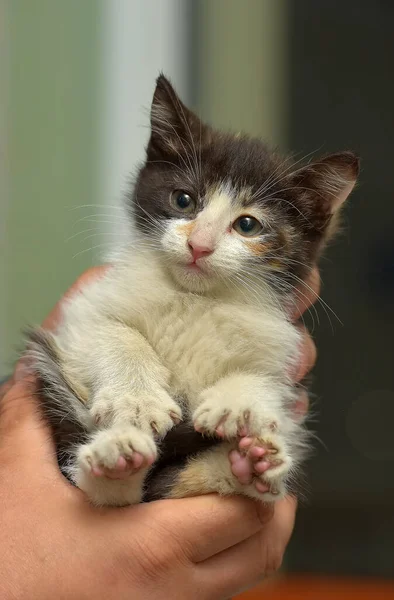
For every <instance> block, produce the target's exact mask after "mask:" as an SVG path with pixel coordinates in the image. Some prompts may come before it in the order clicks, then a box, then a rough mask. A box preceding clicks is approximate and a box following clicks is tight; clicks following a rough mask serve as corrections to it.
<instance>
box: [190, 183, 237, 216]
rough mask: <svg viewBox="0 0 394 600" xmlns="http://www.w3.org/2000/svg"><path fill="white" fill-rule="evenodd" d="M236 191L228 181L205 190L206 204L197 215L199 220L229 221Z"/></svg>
mask: <svg viewBox="0 0 394 600" xmlns="http://www.w3.org/2000/svg"><path fill="white" fill-rule="evenodd" d="M235 197H236V192H235V190H234V189H233V187H232V186H231V184H230V183H229V182H226V183H222V184H220V185H219V186H215V187H212V188H210V189H208V190H207V194H206V205H205V207H204V209H203V210H202V211H201V213H200V215H199V220H203V221H205V222H207V221H208V222H215V221H218V220H227V221H228V222H229V223H230V221H231V218H232V215H233V212H234V200H235Z"/></svg>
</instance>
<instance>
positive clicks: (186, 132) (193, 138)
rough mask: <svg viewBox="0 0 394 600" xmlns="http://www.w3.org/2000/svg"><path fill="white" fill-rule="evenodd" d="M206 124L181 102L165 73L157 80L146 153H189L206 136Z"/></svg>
mask: <svg viewBox="0 0 394 600" xmlns="http://www.w3.org/2000/svg"><path fill="white" fill-rule="evenodd" d="M205 132H206V127H205V126H204V125H203V124H202V122H201V121H200V119H199V118H198V117H197V115H195V114H194V113H193V112H192V111H191V110H189V109H188V108H187V107H186V106H185V105H184V104H183V102H182V101H181V99H180V98H179V96H178V94H177V93H176V92H175V90H174V88H173V87H172V85H171V83H170V82H169V81H168V79H167V78H166V77H164V75H162V74H161V75H160V76H159V77H158V78H157V80H156V89H155V92H154V95H153V100H152V107H151V137H150V140H149V144H148V148H147V154H148V158H149V157H151V156H157V155H161V156H162V155H163V154H178V153H182V154H185V153H189V152H193V151H194V145H195V143H196V142H199V141H200V140H201V139H202V136H203V135H205Z"/></svg>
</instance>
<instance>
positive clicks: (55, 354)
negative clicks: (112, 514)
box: [29, 75, 359, 506]
mask: <svg viewBox="0 0 394 600" xmlns="http://www.w3.org/2000/svg"><path fill="white" fill-rule="evenodd" d="M358 168H359V167H358V159H357V158H356V157H355V156H354V155H353V154H352V153H350V152H342V153H338V154H332V155H330V156H326V157H325V158H322V159H320V160H318V161H317V162H312V163H309V164H307V165H306V166H299V165H298V164H297V163H296V164H294V165H291V163H290V161H289V160H283V159H281V158H280V157H279V156H277V155H276V154H275V153H273V152H272V151H270V150H269V149H268V148H267V147H266V146H265V145H264V144H263V143H262V142H261V141H260V140H257V139H252V138H249V137H247V136H244V135H237V136H234V135H230V134H227V133H222V132H219V131H215V130H214V129H212V128H211V127H210V126H208V125H206V124H204V123H202V122H201V121H200V119H199V118H198V117H197V116H196V115H195V114H193V113H192V112H191V111H190V110H188V109H187V108H186V107H185V106H184V104H183V103H182V102H181V100H180V99H179V98H178V96H177V95H176V93H175V91H174V89H173V88H172V86H171V84H170V83H169V81H168V80H167V79H166V78H165V77H164V76H162V75H161V76H160V77H159V78H158V80H157V85H156V90H155V93H154V97H153V102H152V109H151V136H150V140H149V144H148V146H147V151H146V161H145V163H144V164H143V166H142V168H141V169H140V171H139V174H138V177H137V179H136V182H135V186H134V189H133V191H132V192H131V193H130V196H129V197H128V201H127V206H126V208H127V215H128V218H129V221H130V241H129V243H127V244H125V245H122V247H119V248H118V249H117V252H116V253H115V255H114V256H113V257H112V266H111V267H109V268H108V270H107V271H106V273H105V274H104V276H103V277H101V278H99V279H98V280H97V281H94V282H91V283H88V284H87V285H85V287H84V288H83V289H82V290H81V291H80V292H79V293H78V294H77V295H76V296H74V297H72V298H71V299H69V300H68V301H67V302H66V303H65V305H64V309H63V320H62V322H61V323H60V325H59V326H58V328H57V331H55V332H54V333H51V332H49V331H45V330H42V329H36V330H34V331H32V332H31V333H30V342H29V354H30V357H31V358H32V359H33V365H34V370H35V372H36V374H37V376H38V380H39V385H40V398H41V402H42V406H43V410H44V413H45V415H46V417H47V418H48V420H49V422H50V423H51V425H52V427H53V431H54V435H55V439H56V444H57V449H58V458H59V464H60V465H61V468H62V470H63V472H64V473H65V474H66V475H67V476H68V477H69V478H70V480H71V481H72V482H73V483H74V484H75V485H77V486H78V487H79V488H80V489H82V490H84V491H85V492H86V494H87V495H88V497H89V498H90V500H91V501H92V502H93V503H95V504H97V505H118V506H121V505H127V504H134V503H138V502H141V501H142V500H143V499H144V498H145V499H147V498H148V499H152V498H159V497H167V498H177V497H183V496H188V495H196V494H200V493H208V492H218V493H220V494H244V495H246V496H249V497H251V498H257V499H259V500H262V501H268V502H269V501H273V500H275V499H277V498H280V497H283V496H284V495H285V494H286V492H287V491H288V489H289V486H291V484H292V481H295V480H296V479H297V472H298V469H299V466H300V464H301V462H302V459H303V457H304V454H305V451H306V449H307V446H308V444H307V433H306V429H305V426H304V424H303V423H302V422H300V420H299V419H298V420H297V419H296V418H295V416H294V414H293V406H294V403H295V400H296V398H297V388H296V386H294V385H293V383H292V381H291V379H290V377H289V372H290V371H291V367H292V365H294V364H295V363H296V362H297V358H298V345H299V342H300V339H299V333H298V330H297V328H296V327H295V326H294V325H293V324H292V323H291V321H290V318H289V314H290V310H291V306H292V303H294V300H295V297H296V291H295V286H296V285H297V284H298V283H299V282H300V281H301V280H302V279H304V278H305V277H306V276H307V275H308V273H309V271H310V269H311V266H312V265H313V264H314V262H315V261H316V260H317V258H318V256H319V254H320V252H321V250H322V248H323V246H324V244H325V242H326V241H327V239H328V238H329V237H330V236H331V235H332V233H333V231H334V229H335V224H336V221H337V215H338V211H339V209H340V207H341V205H342V204H343V202H344V201H345V200H346V198H347V196H348V195H349V193H350V192H351V190H352V188H353V187H354V184H355V181H356V177H357V174H358ZM181 421H183V422H182V424H180V425H178V424H179V423H180V422H181ZM167 434H168V435H167ZM201 434H203V435H201ZM166 436H167V437H166ZM163 440H164V441H163ZM234 450H235V451H236V452H234ZM163 453H164V454H163ZM160 456H161V457H162V462H160ZM163 456H164V463H165V466H166V468H162V467H163ZM157 465H159V467H160V468H159V467H157ZM144 494H145V496H144Z"/></svg>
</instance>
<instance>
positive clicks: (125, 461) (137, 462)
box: [91, 452, 155, 479]
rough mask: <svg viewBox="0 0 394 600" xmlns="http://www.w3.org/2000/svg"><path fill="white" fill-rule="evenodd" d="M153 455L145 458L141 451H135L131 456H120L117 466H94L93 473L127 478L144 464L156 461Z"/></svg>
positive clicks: (99, 475)
mask: <svg viewBox="0 0 394 600" xmlns="http://www.w3.org/2000/svg"><path fill="white" fill-rule="evenodd" d="M154 460H155V458H154V457H153V456H148V457H146V458H144V456H142V454H140V453H139V452H134V453H133V455H132V456H131V457H127V458H126V457H125V456H119V458H118V460H117V461H116V464H115V466H114V467H113V468H112V469H110V468H108V467H104V466H101V465H100V466H93V467H92V469H91V472H92V475H94V476H95V477H108V478H109V479H127V478H128V477H130V475H133V474H134V473H136V472H137V471H138V470H139V469H140V468H141V467H142V466H144V467H148V466H150V465H151V464H152V463H153V462H154Z"/></svg>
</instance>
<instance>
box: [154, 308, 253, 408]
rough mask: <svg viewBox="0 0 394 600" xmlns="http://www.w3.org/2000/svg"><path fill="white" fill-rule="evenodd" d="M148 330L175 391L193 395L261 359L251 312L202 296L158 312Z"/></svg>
mask: <svg viewBox="0 0 394 600" xmlns="http://www.w3.org/2000/svg"><path fill="white" fill-rule="evenodd" d="M144 329H145V331H143V332H142V333H143V334H144V335H145V336H146V337H147V339H148V341H149V343H150V344H151V345H152V347H153V348H154V349H155V351H156V352H157V354H158V355H159V356H160V358H161V360H162V361H163V363H164V364H165V366H166V367H167V368H168V369H169V370H170V372H171V374H172V376H173V380H172V388H175V390H176V391H177V392H179V393H186V394H187V395H189V396H190V394H192V395H194V394H196V393H198V392H199V391H201V390H202V389H203V388H205V387H207V386H209V385H212V384H213V383H214V382H215V381H217V379H218V378H219V377H221V376H222V375H224V374H225V373H226V372H227V371H228V370H231V369H236V368H242V367H243V366H244V365H245V364H248V367H249V368H250V365H251V361H252V362H253V361H255V359H256V357H257V346H259V343H258V342H257V340H254V339H253V338H254V337H255V336H253V329H254V326H253V316H252V315H250V314H249V315H248V313H247V311H246V310H245V308H242V309H241V307H239V308H238V307H237V306H226V305H224V304H222V303H221V304H218V303H215V302H214V301H212V300H207V299H205V298H201V297H200V298H196V297H193V296H192V297H188V296H186V297H182V296H181V297H180V298H179V299H175V300H173V301H172V302H171V303H167V304H166V306H155V307H152V312H151V314H150V315H149V321H148V320H147V321H146V322H145V327H144ZM256 342H257V343H256ZM260 359H261V358H260Z"/></svg>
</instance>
